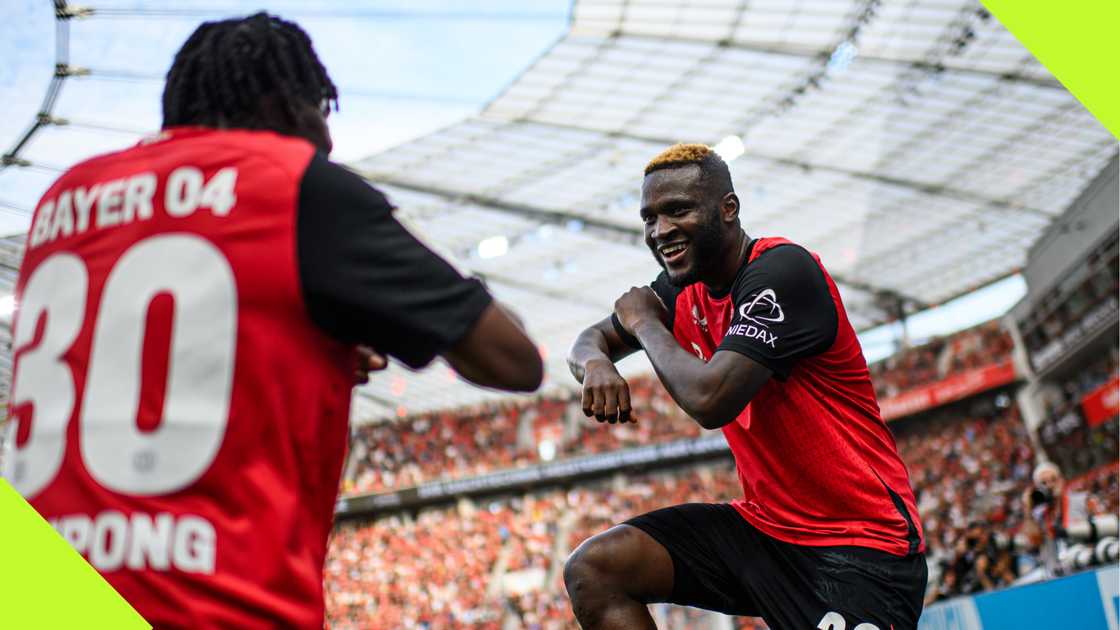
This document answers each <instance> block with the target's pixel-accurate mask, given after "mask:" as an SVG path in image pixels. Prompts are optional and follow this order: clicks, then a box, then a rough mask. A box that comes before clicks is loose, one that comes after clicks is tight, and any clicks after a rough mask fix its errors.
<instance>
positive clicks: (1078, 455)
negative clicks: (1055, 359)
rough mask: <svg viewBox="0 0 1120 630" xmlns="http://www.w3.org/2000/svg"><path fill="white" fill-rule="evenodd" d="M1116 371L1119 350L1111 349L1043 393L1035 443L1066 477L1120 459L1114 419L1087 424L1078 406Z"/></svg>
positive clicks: (1118, 436) (1119, 364) (1118, 361)
mask: <svg viewBox="0 0 1120 630" xmlns="http://www.w3.org/2000/svg"><path fill="white" fill-rule="evenodd" d="M1118 371H1120V351H1118V349H1117V348H1116V347H1112V348H1109V349H1108V351H1107V352H1106V353H1103V354H1102V355H1101V356H1099V357H1098V358H1097V359H1096V360H1095V361H1092V362H1091V363H1090V364H1089V365H1086V366H1084V367H1081V368H1078V369H1077V370H1074V372H1073V373H1072V374H1071V375H1070V376H1069V377H1067V378H1066V379H1063V380H1062V381H1060V382H1059V383H1058V384H1057V385H1056V386H1055V387H1052V388H1049V389H1047V390H1045V394H1046V395H1045V396H1044V399H1043V400H1044V405H1045V413H1046V419H1045V420H1044V421H1043V422H1042V424H1041V425H1040V426H1039V428H1038V437H1039V441H1040V442H1041V443H1042V446H1043V448H1045V449H1046V452H1047V454H1048V455H1049V457H1050V459H1052V460H1053V461H1054V462H1056V463H1057V464H1058V465H1059V467H1061V469H1062V470H1063V471H1065V472H1066V473H1067V474H1070V475H1074V476H1077V475H1080V474H1083V473H1085V472H1087V471H1089V470H1093V469H1094V468H1097V467H1099V466H1102V465H1104V464H1107V463H1109V462H1114V461H1116V459H1117V457H1120V450H1118V449H1120V432H1118V425H1117V419H1116V418H1115V417H1113V418H1111V419H1106V420H1103V421H1101V422H1097V423H1093V422H1090V421H1089V419H1088V418H1086V416H1085V414H1084V411H1083V407H1082V402H1083V401H1084V399H1085V396H1086V395H1087V394H1089V393H1090V392H1092V391H1094V390H1097V389H1098V388H1100V387H1101V386H1102V385H1104V384H1105V383H1107V382H1109V381H1111V380H1112V379H1115V378H1116V376H1117V373H1118Z"/></svg>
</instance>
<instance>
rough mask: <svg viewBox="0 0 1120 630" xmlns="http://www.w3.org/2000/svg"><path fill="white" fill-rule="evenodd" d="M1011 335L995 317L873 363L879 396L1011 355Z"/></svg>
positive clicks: (887, 395) (872, 369)
mask: <svg viewBox="0 0 1120 630" xmlns="http://www.w3.org/2000/svg"><path fill="white" fill-rule="evenodd" d="M1012 347H1013V343H1012V340H1011V335H1010V334H1008V332H1007V330H1005V329H1004V328H1003V325H1002V324H1001V322H1000V321H999V320H992V321H990V322H987V323H985V324H981V325H979V326H976V327H974V328H971V329H969V330H966V331H963V332H959V333H956V334H954V335H952V336H951V337H948V338H936V339H932V340H930V341H929V342H928V343H925V344H923V345H920V346H915V347H913V348H907V349H905V350H903V351H902V352H899V353H896V354H894V355H892V356H890V357H888V358H887V359H884V360H883V361H879V362H877V363H874V364H872V365H871V366H870V368H871V380H872V381H873V382H874V383H875V393H876V394H877V395H878V396H879V398H880V399H883V398H891V397H893V396H897V395H899V394H901V393H903V392H905V391H906V390H908V389H912V388H914V387H916V386H919V385H925V384H928V383H932V382H935V381H939V380H941V379H943V378H945V377H947V376H949V375H951V374H954V373H959V372H961V371H964V370H970V369H973V368H978V367H984V366H985V365H992V364H995V363H999V362H1001V361H1006V360H1008V359H1010V358H1011V350H1012Z"/></svg>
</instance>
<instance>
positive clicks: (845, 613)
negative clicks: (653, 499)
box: [626, 503, 927, 630]
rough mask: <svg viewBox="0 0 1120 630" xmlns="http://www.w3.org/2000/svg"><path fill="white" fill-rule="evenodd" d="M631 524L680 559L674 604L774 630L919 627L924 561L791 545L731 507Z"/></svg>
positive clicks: (699, 506) (665, 512) (683, 509)
mask: <svg viewBox="0 0 1120 630" xmlns="http://www.w3.org/2000/svg"><path fill="white" fill-rule="evenodd" d="M626 524H627V525H632V526H634V527H637V528H638V529H641V530H642V531H644V532H645V533H647V534H649V535H650V536H652V537H653V538H654V540H656V541H657V542H659V543H660V544H661V546H662V547H664V548H665V549H666V550H667V551H668V552H669V555H670V556H671V557H672V558H673V569H674V575H673V594H672V596H671V597H670V598H669V600H668V601H669V602H670V603H673V604H680V605H683V606H694V607H696V608H705V609H707V610H715V611H718V612H722V613H725V614H728V615H742V616H748V617H762V618H763V619H765V620H766V623H767V624H768V625H769V626H770V628H771V629H772V630H787V629H788V630H807V629H810V628H822V629H824V630H857V626H858V630H872V627H874V628H878V630H911V629H913V628H917V627H918V617H919V616H920V615H921V613H922V599H923V596H924V594H925V590H926V571H927V569H926V560H925V556H924V555H923V554H920V553H919V554H911V555H909V556H906V557H899V556H894V555H891V554H889V553H887V552H885V551H878V550H875V549H868V548H865V547H808V546H804V545H793V544H790V543H786V542H782V541H780V540H776V539H774V538H771V537H769V536H767V535H765V534H763V533H762V532H760V531H758V530H757V529H755V528H754V527H753V526H752V525H751V524H750V523H748V522H747V521H746V519H744V518H743V517H742V516H741V515H740V514H739V512H738V511H736V510H735V508H733V507H731V506H730V505H728V504H726V503H715V504H712V503H687V504H684V505H677V506H674V507H669V508H664V509H661V510H656V511H653V512H649V513H648V514H643V515H641V516H638V517H636V518H633V519H630V520H629V521H626ZM830 621H831V622H832V625H831V626H830V625H829V622H830ZM859 624H871V625H859Z"/></svg>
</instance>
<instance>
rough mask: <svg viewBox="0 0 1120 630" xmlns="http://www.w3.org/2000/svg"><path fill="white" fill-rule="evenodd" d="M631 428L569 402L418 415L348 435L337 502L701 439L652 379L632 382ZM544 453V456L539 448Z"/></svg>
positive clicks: (564, 399)
mask: <svg viewBox="0 0 1120 630" xmlns="http://www.w3.org/2000/svg"><path fill="white" fill-rule="evenodd" d="M631 394H632V396H633V401H634V405H635V408H636V409H639V410H642V413H641V414H640V415H637V416H635V417H636V418H637V419H638V422H637V423H632V424H627V425H624V426H619V427H615V428H614V430H612V431H603V430H599V428H598V427H596V426H595V425H594V423H593V422H591V423H588V422H587V419H586V418H585V417H584V416H583V413H582V412H581V411H580V405H579V400H578V399H573V398H572V397H571V394H568V393H565V394H563V395H560V396H554V397H544V398H540V399H538V400H533V401H520V402H501V403H488V404H483V405H480V406H478V407H475V408H473V409H468V410H452V411H442V412H433V413H428V414H423V415H421V416H418V417H414V418H409V419H406V420H404V421H400V422H384V423H378V424H368V425H364V426H360V427H358V428H357V429H356V430H355V440H354V443H355V444H354V447H353V448H354V450H355V454H356V455H355V461H354V463H353V465H352V467H353V470H354V473H353V474H352V475H351V476H350V477H348V478H347V480H346V481H345V482H344V485H343V493H344V494H360V493H365V492H381V491H385V490H395V489H399V488H404V487H408V486H415V485H419V484H421V483H425V482H429V481H436V480H448V479H459V478H462V477H466V476H470V475H477V474H480V473H485V472H490V471H492V470H498V469H503V468H517V467H523V466H527V465H530V464H534V463H538V462H540V461H542V460H549V459H552V458H554V457H565V456H571V455H575V454H588V453H602V452H606V451H614V450H617V449H620V448H627V447H632V446H638V445H644V444H651V443H659V442H668V441H672V440H677V439H681V438H692V437H697V436H699V435H700V428H699V426H697V424H696V423H695V422H693V421H692V420H690V419H688V418H687V417H686V416H685V415H684V414H683V413H682V412H681V411H680V409H679V408H677V406H676V405H675V404H674V403H673V401H672V399H671V398H670V397H669V394H668V393H667V392H666V391H665V390H664V388H662V387H661V384H660V383H659V382H657V380H656V379H655V378H652V377H648V376H647V377H642V378H637V379H634V380H633V381H632V385H631ZM542 446H543V448H542Z"/></svg>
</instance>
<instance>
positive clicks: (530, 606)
mask: <svg viewBox="0 0 1120 630" xmlns="http://www.w3.org/2000/svg"><path fill="white" fill-rule="evenodd" d="M607 426H609V425H607ZM603 428H604V430H607V429H606V426H604V427H603ZM739 492H740V490H739V485H738V478H737V477H736V475H735V473H734V469H733V467H732V465H731V463H730V460H729V459H728V460H727V461H724V462H722V463H720V464H716V465H708V466H700V467H692V468H688V469H683V470H680V469H678V470H677V471H672V472H663V473H655V474H644V475H640V476H636V477H626V478H623V477H617V478H615V479H612V480H609V481H604V482H600V483H597V484H591V485H585V486H577V487H574V488H571V489H566V490H565V489H557V490H551V491H546V492H542V493H536V494H529V495H525V496H518V497H506V498H502V499H497V500H493V501H485V500H484V501H482V502H480V504H479V505H475V504H473V503H470V502H467V501H462V502H460V504H459V505H457V506H454V507H449V508H437V509H431V510H428V511H425V512H422V513H421V514H420V515H419V516H417V517H416V518H407V517H400V516H392V517H388V518H384V519H380V520H377V521H373V522H364V523H357V524H351V523H344V524H341V525H340V526H339V527H338V528H337V529H336V531H335V533H334V536H333V538H332V541H331V549H330V554H329V557H328V561H327V565H326V579H325V589H326V600H327V611H328V618H329V626H330V628H332V630H345V629H349V628H355V629H356V628H362V629H369V630H382V629H384V630H388V629H390V628H392V629H397V628H400V629H405V630H410V629H425V630H428V629H435V628H460V627H470V628H479V629H493V630H497V629H499V628H502V627H503V623H504V621H505V620H506V619H507V617H508V618H511V619H513V620H514V621H515V622H516V626H517V627H520V628H526V629H528V630H558V629H560V628H571V627H573V624H574V621H573V619H572V617H571V608H570V605H569V604H568V600H567V597H566V595H565V594H564V590H563V585H562V581H561V580H562V578H561V575H562V566H563V561H564V558H565V557H566V556H567V554H568V552H570V551H571V550H572V549H573V548H574V547H575V546H576V545H578V544H579V543H580V542H581V541H582V540H584V539H585V538H587V537H589V536H591V535H594V534H596V533H598V532H600V531H603V530H605V529H607V528H608V527H610V526H612V525H614V524H616V523H618V522H620V521H623V520H625V519H627V518H629V517H630V516H633V515H635V514H640V513H643V512H647V511H649V510H653V509H656V508H659V507H664V506H668V505H675V504H678V503H685V502H689V501H726V500H730V499H732V498H734V497H736V496H737V495H738V494H739ZM558 538H560V540H558ZM558 543H559V544H558ZM533 569H538V570H539V572H538V573H537V577H536V579H537V583H535V584H533V585H532V586H531V587H529V588H524V586H522V588H513V589H511V588H509V585H508V582H509V578H510V577H513V575H512V574H515V573H519V572H520V573H524V572H526V570H529V571H530V572H531V571H532V570H533ZM530 579H533V578H532V577H530ZM511 591H513V592H511ZM518 591H519V592H518Z"/></svg>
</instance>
